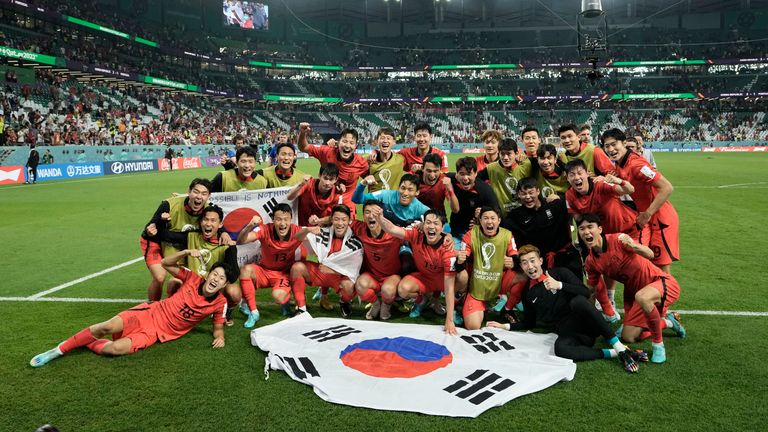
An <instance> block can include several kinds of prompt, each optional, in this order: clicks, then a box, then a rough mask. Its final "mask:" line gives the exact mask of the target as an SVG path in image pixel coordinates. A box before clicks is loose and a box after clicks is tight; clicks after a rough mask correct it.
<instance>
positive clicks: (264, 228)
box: [237, 203, 309, 328]
mask: <svg viewBox="0 0 768 432" xmlns="http://www.w3.org/2000/svg"><path fill="white" fill-rule="evenodd" d="M292 219H293V210H292V209H291V206H290V205H288V204H287V203H280V204H278V205H277V206H276V207H275V210H274V212H273V213H272V222H271V223H268V224H265V223H263V221H262V219H261V217H260V216H258V215H256V216H254V217H253V218H252V219H251V221H250V222H248V224H247V225H246V226H245V227H243V229H242V230H241V231H240V235H239V236H238V237H237V243H238V244H248V243H253V242H255V241H259V242H261V260H260V261H259V263H258V264H246V265H245V266H243V268H242V269H241V270H240V286H241V287H242V290H243V297H244V298H245V302H246V306H247V308H248V309H247V310H242V306H241V311H242V312H243V313H244V314H246V315H247V316H248V319H247V320H246V322H245V324H244V327H245V328H253V326H255V325H256V322H258V321H259V318H260V317H261V314H260V313H259V310H258V308H257V305H256V289H257V288H272V298H273V299H274V300H275V302H276V303H277V304H279V305H281V306H282V307H283V308H284V312H286V310H285V309H287V306H286V305H287V304H288V301H289V300H290V299H291V285H290V282H289V280H290V274H289V272H290V270H291V266H292V265H293V263H294V262H295V261H296V259H298V258H299V257H300V255H301V253H300V251H299V248H300V247H301V242H302V241H304V239H305V238H306V236H307V234H308V233H309V231H308V230H302V229H301V228H299V226H298V225H294V224H292V223H291V220H292ZM297 255H298V257H297Z"/></svg>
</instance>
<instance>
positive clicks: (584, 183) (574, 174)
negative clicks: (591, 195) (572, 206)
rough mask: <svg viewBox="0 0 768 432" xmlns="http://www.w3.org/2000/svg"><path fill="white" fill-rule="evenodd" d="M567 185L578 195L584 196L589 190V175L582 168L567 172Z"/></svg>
mask: <svg viewBox="0 0 768 432" xmlns="http://www.w3.org/2000/svg"><path fill="white" fill-rule="evenodd" d="M567 178H568V183H570V185H571V187H572V188H573V189H574V190H575V191H576V192H578V193H580V194H586V193H587V191H588V190H589V181H588V180H587V179H588V178H589V173H587V170H585V169H584V168H582V167H578V168H575V169H572V170H570V171H568V174H567Z"/></svg>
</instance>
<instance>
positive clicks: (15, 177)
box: [0, 166, 24, 185]
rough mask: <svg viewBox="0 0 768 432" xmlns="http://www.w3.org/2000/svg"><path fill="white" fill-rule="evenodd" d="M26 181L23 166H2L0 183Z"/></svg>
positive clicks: (0, 167) (0, 168)
mask: <svg viewBox="0 0 768 432" xmlns="http://www.w3.org/2000/svg"><path fill="white" fill-rule="evenodd" d="M23 181H24V167H23V166H0V185H4V184H14V183H21V182H23Z"/></svg>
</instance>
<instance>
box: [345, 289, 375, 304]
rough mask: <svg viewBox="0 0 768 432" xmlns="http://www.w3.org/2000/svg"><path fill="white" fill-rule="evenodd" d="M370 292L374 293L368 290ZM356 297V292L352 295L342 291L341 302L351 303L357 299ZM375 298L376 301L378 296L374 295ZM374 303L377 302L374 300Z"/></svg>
mask: <svg viewBox="0 0 768 432" xmlns="http://www.w3.org/2000/svg"><path fill="white" fill-rule="evenodd" d="M368 291H373V290H368ZM356 295H357V293H356V292H355V291H354V290H353V291H352V293H350V294H347V293H346V292H344V290H341V301H342V302H343V303H349V301H350V300H352V299H353V298H355V296H356ZM373 296H374V299H375V297H376V294H374V295H373ZM374 301H376V300H374Z"/></svg>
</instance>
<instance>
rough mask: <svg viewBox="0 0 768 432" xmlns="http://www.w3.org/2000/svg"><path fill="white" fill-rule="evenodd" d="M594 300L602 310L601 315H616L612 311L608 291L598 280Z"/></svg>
mask: <svg viewBox="0 0 768 432" xmlns="http://www.w3.org/2000/svg"><path fill="white" fill-rule="evenodd" d="M595 298H596V299H597V301H598V303H600V307H601V308H603V313H604V314H605V315H607V316H613V315H614V314H615V313H616V311H614V310H613V305H612V304H611V299H610V297H608V289H607V288H606V286H605V282H603V280H602V279H600V282H598V284H597V287H596V288H595Z"/></svg>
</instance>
